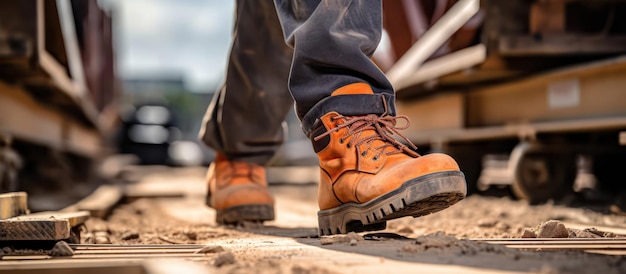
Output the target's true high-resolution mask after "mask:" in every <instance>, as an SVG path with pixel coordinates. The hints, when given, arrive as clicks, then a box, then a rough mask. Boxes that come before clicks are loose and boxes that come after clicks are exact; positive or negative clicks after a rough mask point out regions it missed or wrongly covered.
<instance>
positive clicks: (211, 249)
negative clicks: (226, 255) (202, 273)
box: [196, 245, 225, 254]
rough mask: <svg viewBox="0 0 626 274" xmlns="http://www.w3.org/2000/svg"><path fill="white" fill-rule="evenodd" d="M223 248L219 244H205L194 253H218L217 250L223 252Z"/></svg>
mask: <svg viewBox="0 0 626 274" xmlns="http://www.w3.org/2000/svg"><path fill="white" fill-rule="evenodd" d="M224 251H225V250H224V248H223V247H222V246H219V245H208V246H205V247H203V248H201V249H200V250H198V251H196V254H208V253H219V252H224Z"/></svg>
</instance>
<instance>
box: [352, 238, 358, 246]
mask: <svg viewBox="0 0 626 274" xmlns="http://www.w3.org/2000/svg"><path fill="white" fill-rule="evenodd" d="M357 242H358V241H357V240H355V239H352V240H350V245H351V246H355V245H356V244H357Z"/></svg>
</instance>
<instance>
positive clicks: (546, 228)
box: [537, 220, 569, 238]
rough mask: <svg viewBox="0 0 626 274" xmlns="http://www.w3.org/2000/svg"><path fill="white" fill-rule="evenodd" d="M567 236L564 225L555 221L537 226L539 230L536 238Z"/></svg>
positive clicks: (567, 232)
mask: <svg viewBox="0 0 626 274" xmlns="http://www.w3.org/2000/svg"><path fill="white" fill-rule="evenodd" d="M568 236H569V231H568V230H567V228H566V227H565V225H564V224H563V223H561V222H559V221H555V220H550V221H547V222H545V223H543V224H541V226H539V230H538V231H537V237H538V238H567V237H568Z"/></svg>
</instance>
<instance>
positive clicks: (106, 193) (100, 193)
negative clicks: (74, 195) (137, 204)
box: [75, 185, 123, 218]
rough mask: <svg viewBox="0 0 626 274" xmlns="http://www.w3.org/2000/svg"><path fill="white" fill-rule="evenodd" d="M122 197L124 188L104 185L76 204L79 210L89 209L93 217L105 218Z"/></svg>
mask: <svg viewBox="0 0 626 274" xmlns="http://www.w3.org/2000/svg"><path fill="white" fill-rule="evenodd" d="M122 197H123V194H122V189H121V188H120V187H119V186H113V185H102V186H99V187H98V188H97V189H96V190H95V191H94V192H93V193H91V194H90V195H89V196H87V197H86V198H84V199H82V200H81V201H80V202H78V203H77V204H76V205H75V206H76V209H77V210H81V211H88V212H89V213H90V214H91V216H93V217H97V218H104V217H106V216H107V215H108V214H109V213H110V212H111V209H113V207H114V206H115V205H117V204H118V203H119V202H120V200H121V199H122Z"/></svg>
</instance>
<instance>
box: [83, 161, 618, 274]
mask: <svg viewBox="0 0 626 274" xmlns="http://www.w3.org/2000/svg"><path fill="white" fill-rule="evenodd" d="M203 173H204V170H202V169H186V170H181V169H177V170H170V169H161V170H160V171H158V172H156V171H154V170H153V171H151V172H148V173H146V174H142V175H141V176H138V177H137V179H138V180H139V183H141V184H147V185H152V186H153V188H154V189H161V191H162V192H163V191H165V192H166V191H167V189H168V187H169V189H170V190H172V191H177V192H180V193H181V195H183V197H178V198H172V197H170V198H166V197H157V198H154V197H153V198H133V199H130V200H128V201H127V202H126V203H124V204H122V205H121V206H119V207H117V208H116V209H115V210H114V212H113V213H112V214H111V215H110V216H109V217H108V218H107V219H106V220H100V219H91V220H89V221H88V223H87V229H88V232H87V233H83V234H82V241H83V242H88V243H109V242H111V243H122V244H135V243H162V244H168V243H172V244H176V243H180V244H182V243H193V244H205V245H208V246H210V248H208V249H207V251H206V252H207V259H206V260H202V261H201V263H202V264H203V265H205V266H206V267H208V268H210V269H212V270H214V271H215V272H216V273H357V272H358V273H362V272H364V273H413V272H423V273H516V272H532V273H626V257H625V256H616V255H599V254H590V253H585V252H582V251H520V250H516V249H510V248H507V247H504V246H498V245H490V244H486V243H482V242H477V241H470V240H468V239H470V238H519V237H522V235H524V234H526V235H525V236H526V237H529V236H533V233H534V234H535V236H536V235H537V234H540V235H539V236H542V237H545V235H548V234H546V233H552V234H550V235H552V236H556V235H557V234H559V233H561V234H563V233H565V235H562V236H569V237H587V238H588V237H621V235H626V216H624V215H618V214H613V213H610V211H609V210H607V209H606V208H605V207H596V208H594V210H592V209H590V208H591V207H566V206H563V205H558V204H553V203H548V204H543V205H529V204H528V203H526V202H524V201H516V200H513V199H511V198H509V197H485V196H479V195H472V196H469V197H468V198H466V199H465V200H463V201H461V202H460V203H458V204H457V205H455V206H453V207H451V208H449V209H447V210H444V211H442V212H440V213H436V214H432V215H429V216H425V217H421V218H416V219H413V218H403V219H399V220H394V221H391V222H388V226H387V229H386V230H384V231H379V232H372V233H359V234H354V233H352V234H348V235H340V236H333V237H322V238H319V237H318V236H317V229H316V228H317V223H316V222H317V220H316V211H317V205H316V186H315V185H310V184H309V185H306V184H297V185H289V184H282V185H272V186H271V190H272V191H273V193H274V195H275V197H276V203H277V204H276V206H277V212H276V214H277V219H276V220H275V221H273V222H268V223H266V224H265V226H263V225H259V224H244V225H242V226H239V227H222V226H218V225H216V224H215V222H214V212H213V211H212V210H211V209H209V208H207V207H205V206H204V205H203V203H204V193H205V185H204V180H203V176H204V174H203ZM172 186H173V187H172ZM138 196H141V195H138ZM156 196H158V195H156ZM550 220H554V221H553V222H549V224H548V226H547V227H546V225H545V223H546V222H548V221H550ZM542 224H544V226H543V227H540V226H541V225H542ZM591 228H595V229H591Z"/></svg>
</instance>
